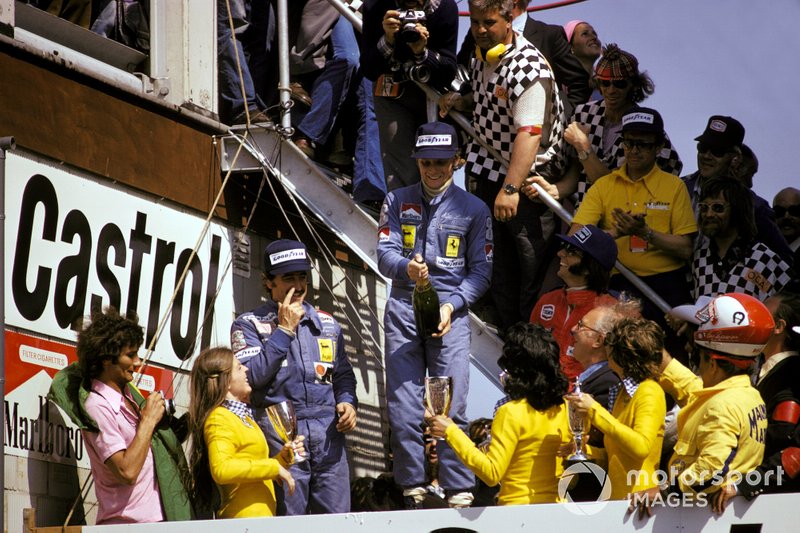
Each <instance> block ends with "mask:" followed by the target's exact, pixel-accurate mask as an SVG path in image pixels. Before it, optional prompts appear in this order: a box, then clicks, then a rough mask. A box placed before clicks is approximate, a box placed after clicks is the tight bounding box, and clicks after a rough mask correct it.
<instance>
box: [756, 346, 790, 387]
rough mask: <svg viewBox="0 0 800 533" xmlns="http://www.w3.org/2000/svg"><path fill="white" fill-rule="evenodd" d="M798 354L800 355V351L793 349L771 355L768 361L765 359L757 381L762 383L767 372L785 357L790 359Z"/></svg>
mask: <svg viewBox="0 0 800 533" xmlns="http://www.w3.org/2000/svg"><path fill="white" fill-rule="evenodd" d="M798 355H800V353H798V352H793V351H789V352H779V353H776V354H775V355H773V356H772V357H770V358H769V359H767V360H766V361H764V364H763V365H762V366H761V370H759V371H758V381H757V383H761V381H762V380H763V379H764V378H765V377H767V374H769V373H770V371H771V370H772V369H773V368H775V365H777V364H778V363H780V362H781V361H783V360H784V359H788V358H790V357H794V356H798Z"/></svg>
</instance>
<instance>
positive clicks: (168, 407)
mask: <svg viewBox="0 0 800 533" xmlns="http://www.w3.org/2000/svg"><path fill="white" fill-rule="evenodd" d="M158 393H159V394H160V395H161V397H162V398H163V399H164V411H165V412H166V415H167V416H174V415H175V411H176V409H175V400H174V399H173V398H165V397H164V391H163V390H160V391H158Z"/></svg>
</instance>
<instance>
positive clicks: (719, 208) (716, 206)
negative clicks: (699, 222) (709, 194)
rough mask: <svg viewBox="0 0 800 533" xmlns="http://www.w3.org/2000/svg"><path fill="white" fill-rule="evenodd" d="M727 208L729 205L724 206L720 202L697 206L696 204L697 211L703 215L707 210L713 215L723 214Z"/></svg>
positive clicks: (702, 203) (701, 203)
mask: <svg viewBox="0 0 800 533" xmlns="http://www.w3.org/2000/svg"><path fill="white" fill-rule="evenodd" d="M728 207H730V205H729V204H724V203H722V202H712V203H710V204H707V203H704V202H700V203H699V204H697V209H698V210H699V211H700V212H701V213H705V212H707V211H708V210H709V209H710V210H711V211H712V212H714V213H724V212H725V211H726V210H727V209H728Z"/></svg>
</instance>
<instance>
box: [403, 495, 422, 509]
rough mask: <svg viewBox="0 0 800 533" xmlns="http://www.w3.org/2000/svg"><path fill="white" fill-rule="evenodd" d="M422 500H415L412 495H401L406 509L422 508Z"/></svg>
mask: <svg viewBox="0 0 800 533" xmlns="http://www.w3.org/2000/svg"><path fill="white" fill-rule="evenodd" d="M422 504H423V502H421V501H419V502H418V501H417V500H416V498H414V496H403V506H404V507H405V508H406V510H408V511H416V510H417V509H423V508H424V507H423V505H422Z"/></svg>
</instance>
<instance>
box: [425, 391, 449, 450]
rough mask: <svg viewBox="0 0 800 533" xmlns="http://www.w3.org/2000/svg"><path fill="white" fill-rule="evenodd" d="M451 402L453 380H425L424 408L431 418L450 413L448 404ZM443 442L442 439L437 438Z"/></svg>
mask: <svg viewBox="0 0 800 533" xmlns="http://www.w3.org/2000/svg"><path fill="white" fill-rule="evenodd" d="M452 400H453V378H451V377H447V376H432V377H427V378H425V407H426V408H427V409H428V411H429V412H430V414H431V416H436V415H444V416H447V415H448V414H449V413H450V402H451V401H452ZM437 440H444V437H437Z"/></svg>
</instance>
